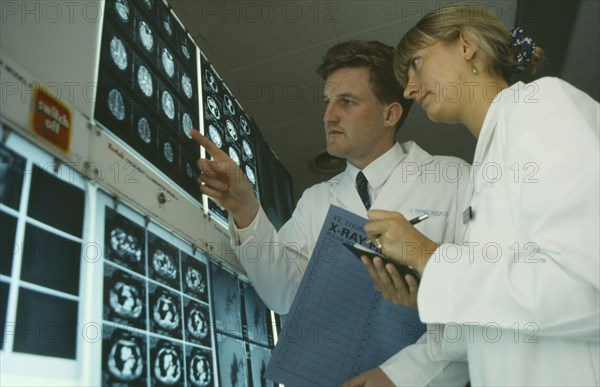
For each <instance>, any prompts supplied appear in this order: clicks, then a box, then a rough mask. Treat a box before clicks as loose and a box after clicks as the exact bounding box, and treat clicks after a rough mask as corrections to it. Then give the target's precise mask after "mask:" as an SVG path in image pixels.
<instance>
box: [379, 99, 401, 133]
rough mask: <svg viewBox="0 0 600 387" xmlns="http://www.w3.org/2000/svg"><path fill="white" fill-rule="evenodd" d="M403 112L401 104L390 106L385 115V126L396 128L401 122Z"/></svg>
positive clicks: (396, 103)
mask: <svg viewBox="0 0 600 387" xmlns="http://www.w3.org/2000/svg"><path fill="white" fill-rule="evenodd" d="M403 111H404V110H403V109H402V105H400V103H399V102H392V103H391V104H389V105H388V107H387V109H386V110H385V113H384V114H385V117H384V125H385V126H392V127H394V128H395V127H396V125H397V124H398V121H400V117H402V112H403Z"/></svg>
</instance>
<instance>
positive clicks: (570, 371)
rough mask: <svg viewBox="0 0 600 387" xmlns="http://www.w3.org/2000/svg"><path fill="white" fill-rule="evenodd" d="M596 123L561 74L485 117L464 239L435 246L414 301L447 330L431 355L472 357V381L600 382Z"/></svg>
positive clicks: (526, 88)
mask: <svg viewBox="0 0 600 387" xmlns="http://www.w3.org/2000/svg"><path fill="white" fill-rule="evenodd" d="M599 122H600V121H599V104H598V102H596V101H594V100H593V99H591V98H590V97H589V96H587V95H586V94H584V93H582V92H581V91H579V90H577V89H575V88H574V87H573V86H571V85H569V84H568V83H566V82H564V81H561V80H559V79H556V78H542V79H540V80H538V81H536V82H533V83H530V84H523V83H517V84H515V85H513V86H511V87H510V88H508V89H506V90H504V91H503V92H502V93H501V94H500V95H499V96H497V97H496V99H495V100H494V102H493V103H492V105H491V107H490V109H489V111H488V113H487V115H486V118H485V121H484V125H483V128H482V131H481V134H480V138H479V140H478V143H477V149H476V152H475V159H474V161H473V171H476V173H475V179H474V182H473V184H471V187H470V188H469V191H468V193H467V199H468V200H467V203H468V204H467V206H470V207H471V209H472V213H473V216H472V219H471V220H470V221H469V222H468V223H467V227H466V231H465V238H464V241H465V244H463V245H462V246H458V245H451V244H446V245H442V246H441V247H440V248H439V249H437V250H436V252H435V253H434V255H433V256H432V257H431V259H430V261H429V262H428V264H427V266H426V268H425V270H424V273H423V278H422V281H421V286H420V289H419V296H418V302H419V312H420V316H421V319H422V320H423V321H425V322H428V323H441V324H446V332H445V335H444V338H443V340H438V341H437V344H436V341H435V340H429V345H430V349H431V353H430V355H431V356H432V357H434V358H438V359H444V358H445V359H459V360H460V359H464V358H468V362H469V372H470V377H471V383H472V385H493V386H517V385H518V386H525V385H528V386H531V385H537V386H551V385H560V386H566V385H572V386H593V385H596V386H597V385H598V384H599V381H600V379H599V365H600V356H599V354H600V349H599V342H600V317H599V288H600V286H599V282H600V267H599V261H600V260H599V252H600V248H599V242H598V240H599V232H600V231H599V228H600V227H599V216H600V215H599V214H600V210H599V204H598V201H599V197H600V193H599V185H600V183H599V176H600V172H599V165H600V161H599V141H598V127H599ZM461 351H462V354H461Z"/></svg>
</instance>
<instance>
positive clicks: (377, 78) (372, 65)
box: [317, 40, 413, 130]
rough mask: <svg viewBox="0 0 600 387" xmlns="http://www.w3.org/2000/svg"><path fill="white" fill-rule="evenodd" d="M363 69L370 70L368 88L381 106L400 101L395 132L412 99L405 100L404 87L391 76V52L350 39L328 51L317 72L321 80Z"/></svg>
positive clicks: (372, 43)
mask: <svg viewBox="0 0 600 387" xmlns="http://www.w3.org/2000/svg"><path fill="white" fill-rule="evenodd" d="M348 67H351V68H358V67H365V68H367V69H368V70H369V79H370V82H371V89H372V90H373V93H374V94H375V96H376V97H377V99H378V100H379V102H381V103H388V104H389V103H392V102H399V103H400V105H401V106H402V117H400V120H399V121H398V124H397V125H396V130H398V129H399V128H400V127H401V126H402V124H403V123H404V120H405V119H406V116H407V115H408V112H409V110H410V107H411V106H412V102H413V101H412V100H407V99H405V98H404V88H403V87H402V86H401V85H400V83H399V82H398V80H397V79H396V77H395V75H394V49H393V47H391V46H387V45H385V44H383V43H381V42H377V41H359V40H349V41H346V42H342V43H338V44H336V45H335V46H333V47H331V48H330V49H329V50H327V53H326V54H325V56H324V57H323V63H321V65H320V66H319V67H318V68H317V72H318V73H319V75H321V77H322V78H323V79H326V78H327V77H328V76H329V75H331V73H333V72H334V71H336V70H339V69H342V68H348Z"/></svg>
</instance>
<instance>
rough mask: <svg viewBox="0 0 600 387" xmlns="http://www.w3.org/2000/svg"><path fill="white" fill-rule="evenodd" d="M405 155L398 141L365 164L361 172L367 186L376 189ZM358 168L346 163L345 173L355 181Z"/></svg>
mask: <svg viewBox="0 0 600 387" xmlns="http://www.w3.org/2000/svg"><path fill="white" fill-rule="evenodd" d="M404 156H405V152H404V150H403V149H402V147H401V146H400V144H399V143H398V142H395V143H394V145H393V146H392V147H391V148H390V149H389V150H388V151H387V152H385V153H384V154H382V155H381V156H379V157H378V158H377V159H375V160H373V161H372V162H371V163H370V164H369V165H367V166H366V167H365V168H364V169H363V170H362V172H363V173H364V174H365V177H366V178H367V180H368V181H369V188H371V189H372V190H378V189H379V188H380V187H381V186H382V185H383V184H384V183H385V182H386V181H387V179H388V178H389V177H390V175H391V174H392V172H393V171H394V169H395V168H396V166H397V165H398V164H400V162H401V161H402V159H403V158H404ZM358 172H360V169H358V168H356V167H355V166H354V165H352V164H350V163H347V167H346V173H348V174H349V176H350V177H351V178H352V181H356V175H358Z"/></svg>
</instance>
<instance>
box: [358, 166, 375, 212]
mask: <svg viewBox="0 0 600 387" xmlns="http://www.w3.org/2000/svg"><path fill="white" fill-rule="evenodd" d="M356 190H357V191H358V195H359V196H360V199H361V200H362V202H363V204H364V205H365V208H366V209H367V211H368V210H369V209H370V208H371V198H370V197H369V181H368V180H367V178H366V177H365V174H364V173H362V171H361V172H358V175H356Z"/></svg>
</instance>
